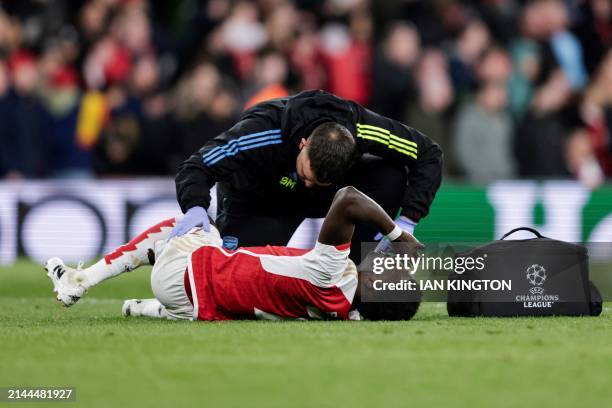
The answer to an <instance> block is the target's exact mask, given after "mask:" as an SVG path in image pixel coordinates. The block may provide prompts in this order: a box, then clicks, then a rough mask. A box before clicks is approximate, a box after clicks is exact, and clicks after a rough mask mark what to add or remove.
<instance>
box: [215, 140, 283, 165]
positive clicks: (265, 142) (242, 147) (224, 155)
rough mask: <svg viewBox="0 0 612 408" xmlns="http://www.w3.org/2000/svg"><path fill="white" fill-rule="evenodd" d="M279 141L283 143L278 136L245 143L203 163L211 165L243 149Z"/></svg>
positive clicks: (273, 143)
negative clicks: (259, 141)
mask: <svg viewBox="0 0 612 408" xmlns="http://www.w3.org/2000/svg"><path fill="white" fill-rule="evenodd" d="M280 143H283V141H282V140H281V139H280V138H278V139H271V140H267V141H263V142H261V143H255V144H249V145H245V146H238V147H237V148H236V149H235V150H234V151H232V152H226V153H224V154H222V155H220V156H218V157H217V158H215V159H213V160H211V161H209V162H205V163H204V164H205V165H207V166H212V165H213V164H215V163H217V162H218V161H221V160H223V159H224V158H226V157H229V156H234V155H235V154H236V153H238V152H241V151H245V150H251V149H256V148H258V147H263V146H270V145H275V144H280Z"/></svg>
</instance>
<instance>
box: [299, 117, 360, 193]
mask: <svg viewBox="0 0 612 408" xmlns="http://www.w3.org/2000/svg"><path fill="white" fill-rule="evenodd" d="M355 151H356V144H355V139H354V138H353V135H352V134H351V132H350V131H349V130H348V129H347V128H346V127H344V126H342V125H341V124H339V123H335V122H325V123H322V124H320V125H319V126H317V127H316V128H315V129H314V130H313V131H312V133H311V135H310V137H309V138H308V159H309V160H310V168H311V169H312V171H313V173H314V174H315V176H316V178H317V181H319V182H320V183H332V184H340V183H341V182H342V181H343V180H344V177H345V176H346V172H347V170H348V169H349V168H350V167H351V165H352V164H353V161H354V159H355Z"/></svg>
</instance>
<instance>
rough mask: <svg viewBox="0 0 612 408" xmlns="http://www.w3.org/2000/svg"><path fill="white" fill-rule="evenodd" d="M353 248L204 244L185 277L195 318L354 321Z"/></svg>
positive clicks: (355, 282)
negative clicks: (232, 248)
mask: <svg viewBox="0 0 612 408" xmlns="http://www.w3.org/2000/svg"><path fill="white" fill-rule="evenodd" d="M349 248H350V244H345V245H341V246H331V245H324V244H321V243H317V244H316V246H315V248H314V249H311V250H304V249H296V248H287V247H273V246H266V247H249V248H240V249H238V250H236V251H228V250H226V249H224V248H221V247H218V246H202V247H201V248H199V249H197V250H196V251H195V252H193V253H192V254H191V259H190V262H189V266H188V268H187V274H186V276H185V287H186V290H187V294H188V295H189V297H190V299H191V301H192V303H193V306H194V320H195V319H198V320H229V319H253V318H260V319H291V318H293V319H298V318H304V319H308V318H310V319H317V318H318V319H324V318H337V319H348V314H349V310H350V308H351V303H352V302H353V297H354V296H355V290H356V289H357V272H356V270H354V268H353V269H351V268H349V269H348V270H347V265H348V262H349V260H348V255H349V252H350V249H349Z"/></svg>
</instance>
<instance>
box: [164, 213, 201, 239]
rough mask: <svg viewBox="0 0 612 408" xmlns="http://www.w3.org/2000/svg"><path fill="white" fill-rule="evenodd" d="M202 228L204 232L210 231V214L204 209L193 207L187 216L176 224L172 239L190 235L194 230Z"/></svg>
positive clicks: (171, 235) (171, 234)
mask: <svg viewBox="0 0 612 408" xmlns="http://www.w3.org/2000/svg"><path fill="white" fill-rule="evenodd" d="M195 227H202V229H203V230H204V231H207V232H208V231H210V221H208V213H207V212H206V210H205V209H204V208H202V207H192V208H190V209H189V210H187V212H186V213H185V216H184V217H183V218H182V219H181V220H180V221H179V222H177V223H176V225H175V226H174V229H173V230H172V232H171V233H170V236H169V237H168V239H170V238H174V237H180V236H181V235H184V234H186V233H188V232H189V231H190V230H191V229H192V228H195Z"/></svg>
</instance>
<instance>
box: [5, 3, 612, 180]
mask: <svg viewBox="0 0 612 408" xmlns="http://www.w3.org/2000/svg"><path fill="white" fill-rule="evenodd" d="M611 45H612V1H611V0H531V1H520V0H480V1H459V0H428V1H425V0H423V1H419V0H407V1H401V0H292V1H291V0H257V1H246V0H209V1H198V0H174V1H164V0H157V1H156V0H148V1H147V0H81V1H76V0H14V1H8V0H0V178H8V179H18V178H41V177H42V178H44V177H95V176H105V177H108V176H113V175H115V176H125V175H163V174H173V173H174V172H175V171H176V169H177V166H178V164H179V163H180V162H181V161H182V160H184V159H185V158H186V157H187V156H189V155H190V154H192V153H193V152H194V151H196V150H197V149H198V148H199V147H200V146H201V145H202V144H203V143H204V142H205V141H206V140H208V139H210V138H213V137H214V136H216V135H217V134H219V133H220V132H222V131H223V130H225V129H227V128H229V127H230V126H231V125H232V124H233V123H234V122H235V120H236V119H237V118H238V117H239V115H240V113H241V112H242V111H243V110H244V109H245V108H247V107H249V106H251V105H253V104H255V103H257V102H259V101H262V100H265V99H269V98H274V97H280V96H285V95H290V94H294V93H296V92H299V91H301V90H304V89H313V88H319V89H325V90H328V91H330V92H333V93H335V94H337V95H339V96H342V97H345V98H349V99H353V100H355V101H357V102H359V103H361V104H363V105H365V106H367V107H369V108H371V109H373V110H375V111H377V112H378V113H381V114H383V115H386V116H389V117H391V118H394V119H398V120H401V121H403V122H405V123H406V124H408V125H410V126H412V127H415V128H417V129H419V130H420V131H422V132H423V133H425V134H426V135H428V136H429V137H431V138H432V139H434V140H436V141H437V142H438V143H439V144H440V145H441V146H442V148H443V150H444V153H445V169H444V171H445V174H446V176H447V177H449V178H457V179H465V180H469V181H472V182H477V183H485V182H489V181H492V180H496V179H507V178H519V177H529V178H571V177H573V178H576V179H579V180H581V181H582V182H584V183H585V184H586V185H588V186H591V187H595V186H597V185H598V184H600V183H602V182H603V181H604V180H605V179H606V178H607V177H612V51H611Z"/></svg>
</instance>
